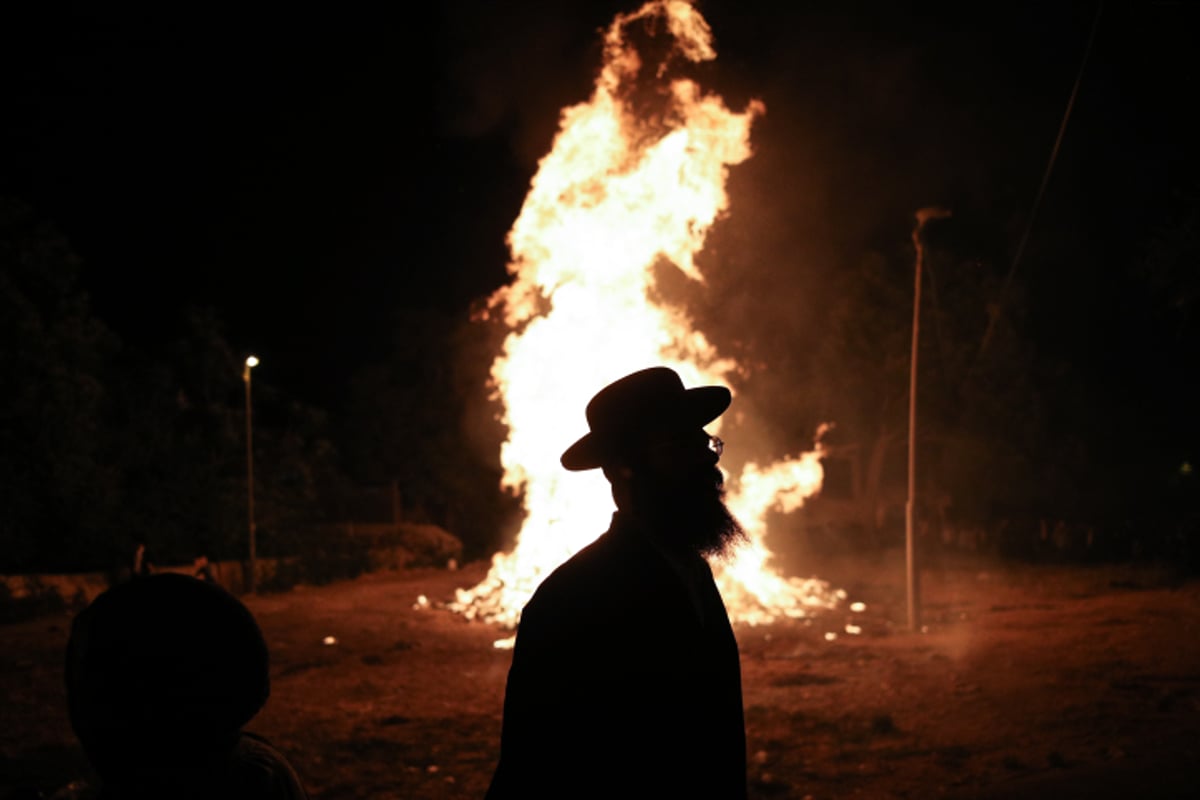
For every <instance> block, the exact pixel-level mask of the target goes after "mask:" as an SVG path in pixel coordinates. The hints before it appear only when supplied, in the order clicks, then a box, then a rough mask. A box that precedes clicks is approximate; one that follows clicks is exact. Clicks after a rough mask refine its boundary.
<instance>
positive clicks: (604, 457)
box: [560, 386, 733, 472]
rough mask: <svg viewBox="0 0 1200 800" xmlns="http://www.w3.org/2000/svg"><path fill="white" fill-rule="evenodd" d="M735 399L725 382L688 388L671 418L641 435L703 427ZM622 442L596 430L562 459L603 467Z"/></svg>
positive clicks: (574, 465) (569, 465)
mask: <svg viewBox="0 0 1200 800" xmlns="http://www.w3.org/2000/svg"><path fill="white" fill-rule="evenodd" d="M732 400H733V395H732V394H731V393H730V391H729V389H727V388H725V387H724V386H697V387H696V388H694V389H687V390H685V391H684V393H683V402H682V403H681V404H680V406H679V408H678V409H677V410H676V412H675V413H673V414H672V417H671V419H670V420H669V421H663V422H660V423H659V424H658V425H652V426H650V427H649V428H647V429H645V430H642V431H640V435H641V436H643V437H646V438H649V437H652V436H653V435H654V434H655V433H657V432H660V431H661V432H668V431H674V430H684V429H688V428H702V427H704V426H705V425H707V424H708V423H710V422H712V421H713V420H714V419H716V418H717V417H719V416H721V415H722V414H724V413H725V409H727V408H729V404H730V402H732ZM619 444H622V442H616V441H614V439H613V437H611V436H602V435H599V434H597V433H596V432H595V431H592V432H591V433H588V434H585V435H584V436H583V437H582V438H580V439H579V440H578V441H577V442H575V444H573V445H571V446H570V447H568V448H567V449H566V450H565V451H563V454H562V458H561V459H560V461H561V462H562V465H563V467H564V468H566V469H567V470H570V471H571V472H581V471H583V470H588V469H596V468H597V467H603V466H605V465H606V464H608V463H611V462H612V458H613V454H614V452H615V449H616V448H615V447H614V445H619ZM624 444H627V442H624Z"/></svg>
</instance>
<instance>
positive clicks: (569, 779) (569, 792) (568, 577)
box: [487, 514, 746, 800]
mask: <svg viewBox="0 0 1200 800" xmlns="http://www.w3.org/2000/svg"><path fill="white" fill-rule="evenodd" d="M693 561H694V563H693V562H689V563H687V564H686V565H684V564H682V563H673V562H672V561H671V560H668V559H667V557H666V556H665V555H664V553H663V552H661V551H660V550H659V549H658V548H657V547H656V546H655V545H654V544H653V543H651V541H650V540H649V539H648V538H647V537H646V536H645V535H644V534H643V533H641V532H640V531H638V530H637V529H636V528H634V527H633V526H632V525H631V524H629V523H628V522H625V521H623V520H622V518H621V515H620V514H617V515H615V516H614V517H613V525H612V527H611V528H610V529H609V530H608V532H607V533H605V534H604V535H603V536H601V537H600V538H599V539H597V540H596V541H595V542H593V543H592V544H590V545H588V546H587V547H585V548H584V549H583V550H581V551H579V552H578V553H576V554H575V555H574V556H572V557H571V558H570V559H569V560H568V561H567V562H566V563H565V564H563V565H562V566H560V567H559V568H558V569H556V570H555V571H554V572H553V573H552V574H551V575H550V576H549V577H547V578H546V580H545V581H543V582H542V584H541V586H539V587H538V590H537V591H536V592H535V593H534V596H533V598H532V599H531V600H530V601H529V603H528V604H527V605H526V606H525V608H524V610H523V611H522V614H521V623H520V626H519V628H518V633H517V642H516V648H515V650H514V652H513V662H512V667H511V669H510V671H509V674H508V685H507V690H506V694H505V699H504V723H503V729H502V734H501V743H500V762H499V765H498V767H497V770H496V774H495V776H494V777H493V780H492V785H491V788H490V789H489V791H488V795H487V796H488V798H489V800H499V798H513V797H519V798H543V797H545V798H579V797H610V798H617V797H620V798H634V797H647V798H650V797H653V798H673V797H680V798H720V799H721V800H726V799H727V798H744V797H745V796H746V738H745V723H744V718H743V712H742V684H741V666H740V663H739V657H738V649H737V642H736V641H735V639H734V636H733V630H732V628H731V627H730V625H729V617H728V615H727V614H726V611H725V606H724V604H723V602H722V601H721V596H720V594H719V593H718V592H717V588H716V585H715V584H714V583H713V579H712V572H711V571H710V570H709V568H708V565H707V564H706V563H705V562H704V561H703V560H702V559H701V558H699V557H698V556H696V557H694V559H693ZM689 583H690V584H691V585H690V587H689Z"/></svg>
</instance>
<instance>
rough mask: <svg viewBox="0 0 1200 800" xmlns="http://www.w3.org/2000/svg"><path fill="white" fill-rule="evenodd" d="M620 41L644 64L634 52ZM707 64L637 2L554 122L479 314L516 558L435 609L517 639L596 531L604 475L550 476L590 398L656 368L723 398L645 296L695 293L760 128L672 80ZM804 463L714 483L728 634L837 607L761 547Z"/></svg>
mask: <svg viewBox="0 0 1200 800" xmlns="http://www.w3.org/2000/svg"><path fill="white" fill-rule="evenodd" d="M635 34H636V36H637V39H638V41H639V42H642V43H643V48H642V49H643V50H647V49H650V48H651V47H652V48H653V50H654V53H655V57H654V58H651V57H650V55H649V54H648V53H644V52H639V50H638V49H637V47H635V45H634V43H633V41H632V39H633V37H634V35H635ZM715 57H716V53H715V51H714V50H713V45H712V33H711V31H710V29H709V26H708V23H707V22H706V21H705V20H704V18H703V17H702V16H701V15H700V13H699V12H698V11H697V10H696V9H695V8H693V7H692V6H691V5H690V3H688V2H684V0H651V2H648V3H646V4H645V5H644V6H642V7H641V8H640V9H639V10H637V11H635V12H633V13H631V14H626V15H619V16H617V17H616V19H615V20H614V21H613V23H612V24H611V26H610V27H609V28H608V30H607V32H606V33H605V37H604V64H603V67H602V69H601V70H600V73H599V76H598V77H597V80H596V83H595V90H594V92H593V94H592V96H591V98H590V99H589V100H588V101H587V102H586V103H581V104H579V105H576V106H572V107H570V108H567V109H565V110H564V111H563V112H562V118H561V125H560V129H559V132H558V135H557V137H556V138H555V140H554V145H553V148H552V150H551V152H550V153H549V154H548V155H546V156H545V157H544V158H543V159H542V160H541V162H540V165H539V169H538V171H537V174H536V176H535V177H534V179H533V182H532V187H531V189H530V191H529V194H528V196H527V197H526V199H525V204H524V206H523V208H522V210H521V213H520V215H519V217H518V218H517V220H516V222H515V223H514V225H513V227H512V230H511V231H510V233H509V237H508V244H509V247H510V249H511V253H512V260H511V262H510V264H509V270H510V272H511V273H512V275H513V276H514V280H513V282H512V283H511V284H510V285H508V286H505V287H503V288H501V289H500V290H498V291H497V292H496V293H495V294H494V295H493V296H492V297H491V299H490V303H489V313H492V314H498V315H501V319H502V320H503V323H504V324H505V325H506V327H507V329H508V330H509V334H508V336H507V338H506V340H505V342H504V346H503V349H502V352H501V353H500V355H499V356H498V357H497V358H496V360H495V362H494V363H493V365H492V370H491V379H492V388H493V390H494V391H495V393H496V395H497V397H498V399H499V400H500V401H501V402H502V403H503V407H504V421H505V423H506V424H507V427H508V429H509V436H508V440H507V441H506V442H505V443H504V445H503V447H502V450H501V463H502V465H503V467H504V479H503V483H504V485H505V487H506V488H508V489H510V490H513V491H518V492H519V493H520V495H521V497H522V498H523V501H524V510H525V520H524V524H523V527H522V528H521V531H520V534H519V536H518V539H517V545H516V547H515V549H514V550H513V551H512V552H508V553H499V554H497V555H496V556H495V557H494V558H493V561H492V567H491V571H490V572H489V573H488V575H487V577H486V578H485V579H484V580H483V581H482V582H480V583H479V584H478V585H477V586H475V587H473V588H471V589H460V590H459V591H458V593H457V598H456V601H455V602H454V603H452V604H450V607H451V608H452V609H454V610H456V611H458V612H460V613H463V614H465V615H467V616H468V617H470V618H473V619H475V618H480V619H484V620H487V621H489V622H494V623H498V624H499V625H501V626H503V627H507V628H511V627H514V626H515V625H516V623H517V621H518V619H519V617H520V612H521V609H522V608H523V607H524V605H525V602H526V601H527V600H528V599H529V597H530V596H531V595H532V593H533V591H534V589H536V588H537V585H538V584H539V583H540V582H541V580H542V579H543V578H544V577H545V576H546V575H547V574H549V572H550V571H551V570H553V569H554V568H555V567H556V566H558V565H559V564H561V563H562V562H563V561H564V560H566V559H567V558H568V557H569V556H571V555H572V554H573V553H575V552H576V551H577V550H579V549H580V548H582V547H583V546H585V545H586V544H588V543H589V542H590V541H592V540H593V539H595V538H596V536H598V535H599V534H600V533H601V532H603V530H604V529H605V528H606V527H607V523H608V519H609V516H610V515H611V513H612V510H613V508H612V499H611V494H610V492H609V490H608V485H607V483H606V482H605V480H604V478H603V476H602V475H600V474H599V471H598V470H593V471H591V472H584V473H570V472H567V471H566V470H564V469H563V468H562V466H561V465H560V464H559V460H558V459H559V456H560V454H561V453H562V451H563V449H564V448H565V447H566V445H568V444H570V443H571V442H573V441H574V440H575V439H576V438H578V436H579V435H580V434H581V433H582V431H583V429H584V427H585V422H584V419H583V409H584V406H585V405H586V404H587V401H588V400H589V399H590V398H591V396H592V395H593V394H594V393H595V392H596V391H597V390H598V389H600V388H601V387H603V386H604V385H606V384H607V383H609V382H610V381H612V380H615V379H616V378H619V377H621V376H622V375H625V374H628V373H629V372H632V371H634V370H637V369H641V368H644V367H647V366H651V365H657V364H663V365H666V366H670V367H672V368H674V369H675V370H676V371H678V372H679V374H680V375H681V376H682V378H683V380H684V383H685V384H687V385H689V386H693V385H698V384H709V383H720V384H724V385H727V386H728V385H731V384H732V381H731V380H730V378H731V377H732V376H734V374H735V371H736V370H737V367H738V365H737V364H736V363H735V362H734V361H732V360H731V359H728V358H722V357H721V356H720V355H719V354H718V353H717V352H716V350H715V349H714V347H713V345H712V344H711V343H710V342H709V341H708V339H707V338H706V337H705V336H704V334H703V333H701V332H699V331H698V330H697V329H696V328H695V326H694V325H693V323H692V321H691V319H690V317H689V314H688V311H687V309H686V308H682V307H679V306H677V305H670V304H667V303H665V302H664V301H662V300H661V299H658V298H657V296H656V295H657V293H656V292H654V291H653V289H654V270H655V268H656V267H658V268H661V265H663V264H669V265H672V266H673V267H674V268H676V269H678V270H679V271H681V272H682V273H683V275H685V276H687V278H689V279H690V280H691V281H694V282H696V283H697V284H700V285H703V283H704V276H703V275H702V274H701V272H700V270H699V269H698V267H697V264H696V255H697V254H698V253H699V252H700V251H701V249H702V248H703V246H704V242H705V238H706V236H707V234H708V232H709V229H710V228H711V226H712V225H713V223H714V222H715V221H716V220H717V219H718V218H719V217H721V216H722V215H724V214H725V212H726V210H727V207H728V197H727V195H726V191H725V181H726V178H727V174H728V170H729V167H730V166H731V165H734V164H738V163H740V162H742V161H744V160H745V159H747V158H749V157H750V155H751V152H750V145H749V138H750V127H751V124H752V123H753V122H754V120H755V118H756V117H757V116H759V115H761V114H763V113H764V112H765V108H764V106H763V104H762V103H760V102H758V101H752V102H750V103H749V105H748V106H747V107H746V109H745V110H744V111H742V112H740V113H735V112H733V111H730V110H729V109H728V108H727V107H726V105H725V103H724V101H723V100H722V99H721V98H720V97H718V96H716V95H714V94H708V93H705V92H704V91H703V90H702V89H701V88H700V86H699V85H697V83H696V82H694V81H693V80H690V79H686V78H679V77H672V72H673V71H674V70H673V69H672V67H673V66H675V65H677V64H680V63H683V64H686V63H694V62H701V61H707V60H711V59H713V58H715ZM648 98H649V101H648ZM635 105H636V107H637V109H638V110H637V111H636V112H635V110H634V107H635ZM732 388H733V389H734V390H735V391H736V386H733V387H732ZM736 402H737V400H736V398H735V400H734V403H735V404H736ZM718 422H719V421H718ZM710 431H713V432H715V431H716V426H715V424H714V426H712V427H710ZM819 456H820V452H819V448H818V449H814V450H813V451H812V452H808V453H804V454H801V455H799V456H797V457H794V458H786V459H783V460H781V461H777V462H774V463H771V464H769V465H767V466H760V465H758V464H756V463H749V464H747V465H746V467H745V469H744V471H743V472H742V474H741V475H740V476H737V477H736V478H732V477H730V476H727V477H730V479H729V481H728V484H729V486H730V495H729V498H728V499H729V505H730V508H731V510H733V512H734V513H735V515H736V516H737V517H738V518H739V520H741V522H742V524H743V526H744V527H745V528H746V531H747V533H748V534H749V535H750V543H749V544H748V545H746V546H744V547H742V548H741V549H740V550H739V551H738V552H737V554H736V556H735V557H734V558H733V559H732V560H730V561H729V562H727V563H723V564H718V565H716V567H717V577H718V584H719V586H720V588H721V592H722V595H723V596H724V598H725V602H726V605H727V606H728V607H729V611H730V616H731V618H733V619H734V620H735V621H741V622H747V623H750V624H757V623H762V622H770V621H772V620H775V619H777V618H779V617H781V616H789V617H803V616H806V615H808V614H809V613H810V612H811V611H812V610H813V609H818V608H828V607H832V606H834V605H836V603H837V602H838V601H839V599H841V598H842V597H843V596H844V595H843V594H842V593H841V592H835V591H831V590H830V587H829V586H828V585H827V584H826V583H824V582H823V581H819V580H815V579H810V580H799V579H796V578H790V579H785V578H783V577H780V576H779V575H777V574H775V573H773V572H772V571H771V568H770V567H769V565H768V560H769V558H770V556H771V554H770V552H769V551H768V550H767V548H766V547H765V545H764V543H763V539H764V534H765V518H766V515H767V513H768V512H769V511H770V510H772V509H775V510H779V511H783V512H790V511H792V510H794V509H796V508H799V507H800V505H802V504H803V502H804V500H805V499H806V498H807V497H809V496H811V495H812V494H813V493H815V492H816V491H818V490H819V489H820V486H821V481H822V470H821V464H820V460H819Z"/></svg>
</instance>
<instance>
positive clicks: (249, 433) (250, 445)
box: [242, 356, 258, 594]
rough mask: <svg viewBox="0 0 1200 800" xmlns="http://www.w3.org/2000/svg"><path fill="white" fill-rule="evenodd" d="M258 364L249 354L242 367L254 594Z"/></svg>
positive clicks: (248, 585)
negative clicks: (253, 399) (253, 376)
mask: <svg viewBox="0 0 1200 800" xmlns="http://www.w3.org/2000/svg"><path fill="white" fill-rule="evenodd" d="M257 366H258V358H257V357H256V356H247V358H246V365H245V367H244V368H243V369H242V381H243V382H244V383H245V384H246V497H247V503H246V507H247V510H248V513H249V518H250V572H249V575H248V576H247V578H246V589H247V591H249V592H250V594H254V591H255V589H256V578H257V574H258V562H257V557H256V555H255V541H254V538H255V537H254V534H255V524H254V427H253V424H252V421H251V420H252V418H253V415H252V413H251V408H252V406H251V404H250V370H252V369H253V368H254V367H257Z"/></svg>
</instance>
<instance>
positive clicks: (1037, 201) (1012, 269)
mask: <svg viewBox="0 0 1200 800" xmlns="http://www.w3.org/2000/svg"><path fill="white" fill-rule="evenodd" d="M1103 10H1104V0H1100V3H1099V4H1098V5H1097V6H1096V16H1095V18H1094V19H1093V20H1092V32H1091V34H1090V35H1089V36H1088V41H1087V47H1086V48H1084V51H1083V59H1082V61H1081V62H1080V64H1079V73H1078V74H1077V75H1076V76H1075V86H1074V87H1073V88H1072V89H1071V96H1070V98H1069V99H1068V100H1067V108H1066V110H1065V111H1064V112H1063V118H1062V124H1061V125H1059V127H1058V137H1057V138H1056V139H1055V140H1054V148H1053V149H1052V150H1051V151H1050V160H1049V161H1048V162H1047V163H1046V170H1045V172H1044V173H1042V184H1041V186H1039V187H1038V192H1037V196H1036V197H1035V198H1034V201H1033V208H1032V209H1031V211H1030V213H1029V220H1028V221H1027V222H1026V223H1025V231H1024V232H1023V233H1022V234H1021V241H1020V242H1019V243H1018V244H1017V252H1016V254H1015V255H1014V256H1013V260H1012V264H1011V265H1010V266H1009V268H1008V274H1006V275H1005V276H1004V283H1003V284H1001V286H1000V297H999V298H998V299H997V301H996V307H995V309H994V310H993V311H992V313H991V314H990V315H989V317H988V324H987V329H986V330H985V331H984V332H983V339H981V340H980V342H979V352H977V353H976V354H975V361H974V362H973V364H974V363H978V362H979V360H980V359H982V358H983V354H984V352H985V351H986V350H987V346H988V343H989V342H990V341H991V338H992V334H993V333H994V332H995V328H996V321H997V320H998V319H1000V314H1001V313H1002V311H1003V309H1004V302H1005V300H1006V299H1007V297H1008V291H1009V287H1011V286H1012V281H1013V276H1014V275H1015V274H1016V272H1017V266H1018V265H1019V264H1020V263H1021V256H1022V255H1024V253H1025V245H1026V244H1027V243H1028V242H1029V232H1030V231H1031V230H1032V229H1033V222H1034V220H1035V219H1036V217H1037V212H1038V208H1039V207H1040V206H1041V204H1042V196H1043V195H1044V194H1045V193H1046V185H1047V184H1048V183H1049V182H1050V173H1051V172H1052V171H1053V169H1054V162H1055V160H1057V158H1058V151H1059V149H1060V148H1061V147H1062V141H1063V136H1064V135H1065V134H1066V132H1067V121H1068V120H1070V118H1071V110H1072V109H1073V108H1074V107H1075V98H1076V97H1077V96H1078V95H1079V85H1080V84H1081V83H1082V82H1083V73H1084V70H1085V68H1086V67H1087V62H1088V57H1089V56H1090V55H1091V52H1092V44H1093V43H1094V42H1095V41H1096V30H1097V29H1098V28H1099V27H1100V12H1101V11H1103Z"/></svg>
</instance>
